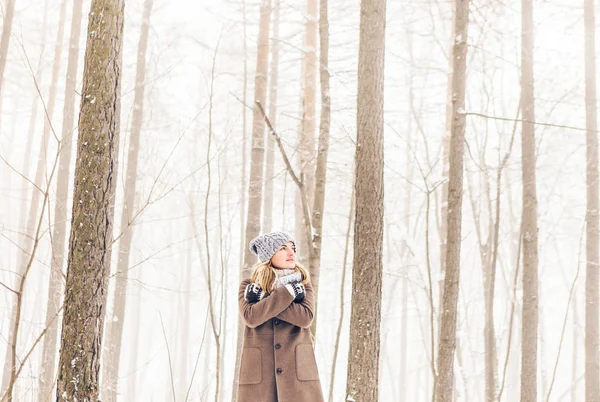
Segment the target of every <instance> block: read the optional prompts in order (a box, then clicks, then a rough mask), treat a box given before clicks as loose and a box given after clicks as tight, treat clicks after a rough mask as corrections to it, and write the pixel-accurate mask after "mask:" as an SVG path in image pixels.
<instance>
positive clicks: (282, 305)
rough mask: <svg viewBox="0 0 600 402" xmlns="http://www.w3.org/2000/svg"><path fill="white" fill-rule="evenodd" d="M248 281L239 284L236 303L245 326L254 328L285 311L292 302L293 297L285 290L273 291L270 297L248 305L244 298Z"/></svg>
mask: <svg viewBox="0 0 600 402" xmlns="http://www.w3.org/2000/svg"><path fill="white" fill-rule="evenodd" d="M249 283H250V279H244V280H243V281H242V283H241V284H240V289H239V292H238V302H239V305H240V314H241V315H242V318H243V319H244V322H245V323H246V325H247V326H248V327H250V328H256V327H258V326H259V325H262V324H264V323H265V322H267V321H268V320H270V319H271V318H273V317H275V316H276V315H277V314H279V313H281V312H282V311H283V310H285V309H286V308H287V307H288V306H289V305H290V303H292V302H293V301H294V296H292V295H291V294H290V292H288V290H287V289H286V288H283V287H281V288H278V289H275V290H274V291H273V292H272V293H271V294H270V295H268V296H266V297H264V298H263V299H262V300H260V301H259V302H256V303H248V302H247V301H246V298H245V297H244V291H245V290H246V286H247V285H248V284H249Z"/></svg>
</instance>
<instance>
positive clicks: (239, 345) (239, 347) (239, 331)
mask: <svg viewBox="0 0 600 402" xmlns="http://www.w3.org/2000/svg"><path fill="white" fill-rule="evenodd" d="M246 25H247V24H246V0H242V27H243V31H244V38H243V47H244V85H243V90H242V91H243V93H242V150H241V153H242V182H241V185H240V274H241V276H242V277H243V276H244V273H243V272H244V258H245V256H246V253H245V250H246V247H247V244H246V239H245V232H244V228H245V224H244V215H245V206H246V143H247V142H248V141H247V134H246V109H247V107H248V106H247V104H248V103H247V101H246V93H247V92H248V91H247V86H248V62H247V60H248V52H247V49H246ZM248 276H249V275H248ZM243 335H244V323H243V321H242V317H241V316H239V314H238V326H237V340H236V348H235V368H234V373H233V384H232V387H231V388H232V390H231V402H236V401H237V391H238V387H237V384H238V379H239V375H240V373H239V369H240V359H241V357H242V337H243Z"/></svg>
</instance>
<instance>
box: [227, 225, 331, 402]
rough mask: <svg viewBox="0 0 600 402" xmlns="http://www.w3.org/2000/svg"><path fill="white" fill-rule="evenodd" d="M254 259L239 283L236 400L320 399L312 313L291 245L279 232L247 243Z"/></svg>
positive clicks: (306, 286) (308, 292) (309, 292)
mask: <svg viewBox="0 0 600 402" xmlns="http://www.w3.org/2000/svg"><path fill="white" fill-rule="evenodd" d="M250 249H251V250H252V252H253V253H254V254H256V255H258V257H259V259H260V263H259V264H258V265H256V266H255V267H254V268H253V270H252V276H251V278H250V279H245V280H243V281H242V283H241V284H240V289H239V293H238V300H239V305H240V314H241V316H242V318H243V319H244V323H245V328H244V339H243V350H242V360H241V362H240V375H239V388H238V399H237V400H238V402H322V401H323V393H322V391H321V383H320V381H319V373H318V371H317V363H316V360H315V354H314V349H313V343H312V339H311V333H310V325H311V324H312V321H313V317H314V306H313V303H314V298H313V289H312V286H311V284H310V278H309V275H308V272H307V271H306V270H305V269H304V268H303V267H302V266H301V265H299V264H298V263H297V262H296V243H295V242H294V240H292V238H291V237H290V236H289V235H288V234H286V233H283V232H274V233H267V234H263V235H261V236H258V237H257V238H256V239H254V240H252V241H251V242H250Z"/></svg>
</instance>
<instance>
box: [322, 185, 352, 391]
mask: <svg viewBox="0 0 600 402" xmlns="http://www.w3.org/2000/svg"><path fill="white" fill-rule="evenodd" d="M354 189H355V188H354V186H352V195H351V196H350V211H349V213H348V226H347V227H346V242H345V245H344V261H343V263H342V276H341V278H340V319H339V320H338V324H337V330H336V332H335V343H334V346H333V361H332V363H331V376H330V378H329V397H328V401H329V402H333V388H334V385H335V369H336V367H337V360H338V359H337V357H338V352H339V349H340V337H341V334H342V324H343V322H344V312H345V306H344V304H345V301H344V300H345V298H344V296H345V294H344V290H345V288H346V286H345V284H346V271H347V265H348V250H349V248H350V236H351V234H352V225H353V223H354V208H355V197H354Z"/></svg>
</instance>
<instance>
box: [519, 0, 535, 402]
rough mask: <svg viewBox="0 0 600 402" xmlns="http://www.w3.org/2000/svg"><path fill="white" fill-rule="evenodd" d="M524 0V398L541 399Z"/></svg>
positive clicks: (529, 42) (528, 11) (528, 13)
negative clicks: (539, 395) (538, 373)
mask: <svg viewBox="0 0 600 402" xmlns="http://www.w3.org/2000/svg"><path fill="white" fill-rule="evenodd" d="M532 3H533V2H532V0H523V1H522V13H521V24H522V25H521V29H522V45H521V69H522V72H521V91H522V95H521V96H522V109H523V125H522V142H521V155H522V176H523V209H522V214H523V314H522V316H523V329H522V333H523V335H522V343H521V351H522V354H521V402H535V401H537V338H538V225H537V196H536V179H535V147H536V145H535V133H534V126H533V122H534V121H535V113H534V91H533V87H534V78H533V4H532Z"/></svg>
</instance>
